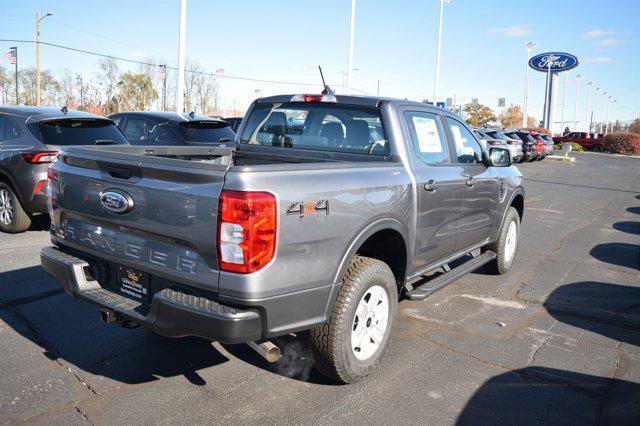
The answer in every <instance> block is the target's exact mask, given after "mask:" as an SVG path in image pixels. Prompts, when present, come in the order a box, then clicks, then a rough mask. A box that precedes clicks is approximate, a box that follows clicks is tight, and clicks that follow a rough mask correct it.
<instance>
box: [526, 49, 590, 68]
mask: <svg viewBox="0 0 640 426" xmlns="http://www.w3.org/2000/svg"><path fill="white" fill-rule="evenodd" d="M578 64H579V62H578V58H576V57H575V56H573V55H572V54H570V53H563V52H547V53H541V54H539V55H536V56H534V57H533V58H531V59H529V66H530V67H531V68H533V69H534V70H536V71H542V72H547V71H549V65H551V72H561V71H569V70H571V69H573V68H575V67H577V66H578Z"/></svg>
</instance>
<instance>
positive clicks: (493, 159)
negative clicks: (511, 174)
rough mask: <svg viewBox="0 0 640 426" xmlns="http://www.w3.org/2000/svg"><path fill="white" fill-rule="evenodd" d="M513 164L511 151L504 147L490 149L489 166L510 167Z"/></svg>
mask: <svg viewBox="0 0 640 426" xmlns="http://www.w3.org/2000/svg"><path fill="white" fill-rule="evenodd" d="M510 165H511V153H510V152H509V150H508V149H504V148H491V149H489V166H491V167H509V166H510Z"/></svg>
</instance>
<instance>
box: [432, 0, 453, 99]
mask: <svg viewBox="0 0 640 426" xmlns="http://www.w3.org/2000/svg"><path fill="white" fill-rule="evenodd" d="M445 2H446V3H447V4H450V3H451V0H440V19H439V21H438V46H437V47H436V73H435V76H434V79H433V99H432V101H433V103H434V105H435V103H436V101H437V97H438V85H439V84H440V48H441V47H442V16H443V14H444V4H445Z"/></svg>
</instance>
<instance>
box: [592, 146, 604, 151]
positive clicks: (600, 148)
mask: <svg viewBox="0 0 640 426" xmlns="http://www.w3.org/2000/svg"><path fill="white" fill-rule="evenodd" d="M593 152H604V148H602V145H596V146H594V147H593Z"/></svg>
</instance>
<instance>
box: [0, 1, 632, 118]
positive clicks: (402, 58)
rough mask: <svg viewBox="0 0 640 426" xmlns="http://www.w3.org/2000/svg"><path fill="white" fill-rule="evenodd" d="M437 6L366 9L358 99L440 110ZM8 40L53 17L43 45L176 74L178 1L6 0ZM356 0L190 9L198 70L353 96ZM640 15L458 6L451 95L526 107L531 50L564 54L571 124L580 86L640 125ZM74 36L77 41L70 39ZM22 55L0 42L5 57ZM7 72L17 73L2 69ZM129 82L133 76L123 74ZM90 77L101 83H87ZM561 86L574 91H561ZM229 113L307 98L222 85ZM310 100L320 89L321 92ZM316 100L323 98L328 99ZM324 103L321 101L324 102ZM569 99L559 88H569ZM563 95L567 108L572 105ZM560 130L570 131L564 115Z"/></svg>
mask: <svg viewBox="0 0 640 426" xmlns="http://www.w3.org/2000/svg"><path fill="white" fill-rule="evenodd" d="M439 3H440V2H439V0H395V1H374V0H358V5H357V13H356V37H355V64H354V65H355V68H357V71H355V72H354V77H353V87H354V88H355V89H357V90H359V91H361V92H365V93H369V94H375V92H376V87H377V81H378V80H380V81H381V83H380V92H381V95H385V96H393V97H401V98H409V99H418V100H421V99H423V98H430V97H431V93H432V90H433V89H432V88H433V75H434V63H435V45H436V36H437V19H438V8H439ZM2 4H3V7H2V8H0V38H1V39H33V37H34V22H33V21H34V18H33V14H34V13H35V12H36V11H41V12H45V11H49V10H51V11H53V12H54V13H55V15H54V16H53V17H51V18H47V20H46V21H44V22H43V23H42V28H41V37H42V41H48V42H52V43H58V44H63V45H68V46H72V47H76V48H80V49H88V50H93V51H99V52H104V53H108V54H114V55H118V56H122V57H126V58H133V59H142V58H145V59H150V60H152V61H154V62H166V63H168V64H170V65H175V63H176V62H177V33H178V13H179V0H155V1H142V0H129V1H124V0H111V1H109V2H105V1H94V0H84V1H53V0H49V1H39V0H38V1H36V0H21V1H20V2H16V1H13V0H2ZM349 13H350V1H349V0H323V1H319V0H296V1H292V0H273V1H257V0H252V1H250V0H234V1H218V0H188V10H187V57H188V58H189V59H191V60H194V61H197V62H198V63H199V64H200V65H201V66H202V67H203V68H205V69H206V70H209V71H211V72H213V71H214V70H215V69H216V68H224V69H225V71H226V73H227V74H228V75H235V76H244V77H253V78H263V79H271V80H279V81H293V82H307V83H315V82H317V81H319V78H318V75H317V68H316V67H317V65H318V64H322V66H323V69H324V70H325V74H326V76H327V79H328V80H329V83H332V84H334V85H336V86H339V85H341V84H342V78H343V77H342V75H343V72H344V70H345V69H346V67H347V53H348V52H347V45H348V31H349ZM639 16H640V2H639V1H635V0H627V1H622V0H610V1H608V2H606V4H605V3H603V2H602V1H596V0H573V1H568V0H565V1H558V0H556V1H551V0H536V1H534V0H530V1H525V0H521V1H514V0H511V1H506V0H504V1H503V0H482V1H479V0H452V2H451V4H449V5H445V14H444V31H443V51H442V52H443V53H442V61H441V64H442V65H441V78H440V93H441V95H442V97H453V96H454V95H456V98H457V99H458V102H462V103H464V102H469V101H470V100H471V99H472V98H479V100H480V102H482V103H486V104H488V105H489V106H491V107H492V108H494V109H497V108H496V107H497V99H498V98H499V97H504V98H506V101H507V105H508V104H509V103H516V104H521V103H522V97H523V89H524V67H525V65H524V64H525V50H524V48H523V46H522V43H523V41H524V40H528V41H535V42H536V43H538V47H537V48H536V49H535V50H534V53H542V52H545V51H565V52H569V53H573V54H575V55H576V56H577V57H578V58H579V59H580V61H581V65H580V67H579V68H578V69H576V70H574V71H572V72H571V74H570V79H569V85H568V89H567V105H568V107H567V112H566V115H567V116H568V117H571V116H572V114H573V102H574V96H575V88H576V85H575V75H576V74H577V73H581V74H583V75H584V76H585V78H584V79H583V81H582V83H581V91H580V93H581V94H580V98H581V101H580V103H579V110H578V115H579V117H584V114H585V109H584V108H585V105H584V104H585V101H586V82H587V81H594V82H595V84H596V85H597V86H599V87H601V88H603V89H604V90H606V91H608V92H609V93H610V94H612V95H614V97H615V98H617V99H618V104H617V107H616V116H617V118H619V119H623V120H628V119H631V118H635V117H637V116H638V115H640V77H639V76H640V72H638V69H640V28H639V27H638V25H637V22H638V17H639ZM72 27H75V28H72ZM13 44H14V43H10V42H2V41H0V50H2V53H4V52H5V51H6V50H7V48H8V47H10V46H12V45H13ZM19 49H20V65H21V66H24V67H27V66H33V64H34V63H35V52H34V48H33V46H32V45H28V44H19ZM97 60H98V58H95V57H91V56H86V55H83V54H79V53H73V52H68V51H62V50H58V49H54V48H51V47H46V46H43V48H42V67H43V68H44V69H50V70H52V71H54V72H56V73H61V72H63V71H64V70H65V69H70V70H72V72H74V73H76V72H80V73H82V74H83V76H84V77H85V78H87V77H86V76H94V75H95V73H96V72H97V67H96V63H97ZM2 65H3V66H4V67H5V68H8V65H9V64H8V63H7V62H6V61H4V59H3V60H2ZM120 66H121V68H122V69H127V68H132V69H133V70H135V69H136V66H131V65H127V64H126V63H122V64H120ZM530 76H531V80H530V98H529V105H530V112H531V113H532V114H533V115H534V116H535V117H536V118H538V119H541V116H542V113H541V111H542V104H543V96H544V94H543V92H544V74H542V73H538V72H535V71H531V72H530ZM89 78H91V77H89ZM560 81H561V82H563V80H562V79H561V80H560ZM220 85H221V90H222V96H223V102H224V104H226V105H232V104H233V103H234V102H235V104H236V105H238V107H239V108H241V109H242V108H246V106H247V105H248V102H249V101H250V99H251V98H252V97H254V96H255V94H254V91H255V90H260V91H261V92H260V94H261V95H265V94H273V93H282V92H286V93H292V92H302V91H307V92H308V91H310V88H309V87H301V86H295V85H276V84H265V83H257V82H245V81H237V80H231V79H221V80H220ZM312 89H313V88H312ZM319 89H320V87H318V89H317V90H319ZM314 90H315V89H314ZM560 90H561V85H560ZM561 100H562V95H561V91H560V95H559V96H558V102H561ZM557 111H558V112H557V114H556V119H559V116H560V108H559V107H558V109H557Z"/></svg>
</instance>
